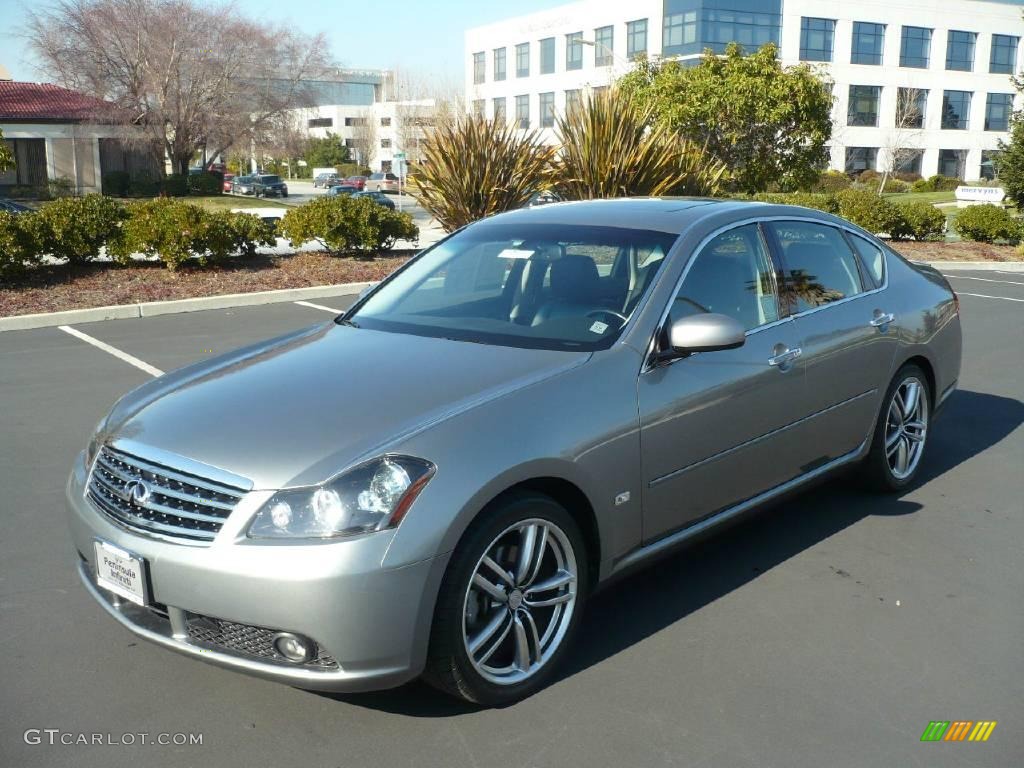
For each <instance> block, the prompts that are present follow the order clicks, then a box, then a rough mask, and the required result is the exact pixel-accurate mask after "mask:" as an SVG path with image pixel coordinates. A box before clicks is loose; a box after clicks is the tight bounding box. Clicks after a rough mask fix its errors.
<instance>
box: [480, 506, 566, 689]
mask: <svg viewBox="0 0 1024 768" xmlns="http://www.w3.org/2000/svg"><path fill="white" fill-rule="evenodd" d="M578 585H579V570H578V567H577V563H576V555H575V553H574V552H573V548H572V545H571V544H570V542H569V538H568V536H566V534H565V532H564V531H562V529H561V528H559V527H558V526H557V525H555V524H554V523H553V522H551V521H549V520H542V519H539V518H532V519H529V520H523V521H521V522H518V523H516V524H515V525H512V526H509V527H508V528H506V529H505V530H504V531H503V532H502V533H501V534H499V535H498V536H497V537H496V538H495V539H494V540H493V541H492V542H491V544H490V545H489V546H488V547H487V549H486V550H485V551H484V554H483V556H482V557H481V558H480V560H479V561H478V562H477V564H476V568H475V569H474V571H473V576H472V578H471V579H470V581H469V585H468V587H467V589H466V595H465V599H464V600H463V611H462V628H463V632H462V637H463V643H464V645H465V650H466V654H467V656H468V657H469V661H470V663H471V664H472V665H473V667H474V669H475V670H476V671H477V672H478V673H479V674H480V675H481V676H482V677H483V678H484V679H486V680H488V681H490V682H492V683H496V684H498V685H513V684H516V683H521V682H523V681H524V680H526V679H528V678H530V677H532V676H533V675H534V674H536V673H537V671H538V670H540V668H541V667H543V666H544V665H545V664H546V663H547V662H548V660H550V658H551V657H552V656H553V655H554V654H555V652H556V651H557V650H558V647H559V646H560V645H561V643H562V640H563V639H564V637H565V634H566V632H567V631H568V629H569V626H570V624H571V623H572V617H573V611H574V609H575V607H576V598H577V589H578Z"/></svg>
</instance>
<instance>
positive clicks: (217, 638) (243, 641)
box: [187, 613, 338, 668]
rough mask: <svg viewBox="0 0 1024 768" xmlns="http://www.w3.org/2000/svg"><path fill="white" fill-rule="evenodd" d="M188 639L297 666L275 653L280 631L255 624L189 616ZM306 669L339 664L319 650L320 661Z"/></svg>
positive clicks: (310, 662) (317, 657) (313, 660)
mask: <svg viewBox="0 0 1024 768" xmlns="http://www.w3.org/2000/svg"><path fill="white" fill-rule="evenodd" d="M187 623H188V636H189V639H190V640H192V641H193V642H201V643H205V644H207V645H211V646H216V647H219V648H227V649H228V650H231V651H234V652H235V653H241V654H245V655H246V656H255V657H256V658H259V659H264V660H266V661H277V662H281V663H283V664H288V665H289V666H295V665H294V664H292V663H291V662H289V661H288V660H287V659H285V658H284V656H282V655H281V654H279V653H278V652H277V651H276V650H274V644H273V642H272V638H273V637H274V635H275V634H277V630H274V629H265V628H264V627H255V626H252V625H251V624H236V623H235V622H233V621H226V620H225V619H215V618H213V617H211V616H202V615H200V614H197V613H190V614H189V615H188V620H187ZM305 666H308V667H321V668H331V667H337V666H338V662H336V661H335V660H334V658H333V657H332V656H330V655H329V654H327V653H325V652H324V651H323V649H322V648H320V646H319V645H318V646H317V655H316V658H314V659H311V660H310V661H307V662H306V664H305Z"/></svg>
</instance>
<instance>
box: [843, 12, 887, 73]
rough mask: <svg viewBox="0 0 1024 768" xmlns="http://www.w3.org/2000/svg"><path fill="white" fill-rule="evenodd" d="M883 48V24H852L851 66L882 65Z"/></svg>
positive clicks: (861, 22)
mask: <svg viewBox="0 0 1024 768" xmlns="http://www.w3.org/2000/svg"><path fill="white" fill-rule="evenodd" d="M883 48H885V24H872V23H871V22H867V21H855V22H853V44H852V47H851V51H850V63H851V64H874V65H879V64H881V63H882V49H883Z"/></svg>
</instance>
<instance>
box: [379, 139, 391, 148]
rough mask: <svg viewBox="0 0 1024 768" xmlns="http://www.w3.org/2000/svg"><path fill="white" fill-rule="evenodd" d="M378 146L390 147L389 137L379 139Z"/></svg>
mask: <svg viewBox="0 0 1024 768" xmlns="http://www.w3.org/2000/svg"><path fill="white" fill-rule="evenodd" d="M380 148H381V149H391V139H381V140H380Z"/></svg>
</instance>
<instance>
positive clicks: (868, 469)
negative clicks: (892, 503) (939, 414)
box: [862, 363, 934, 493]
mask: <svg viewBox="0 0 1024 768" xmlns="http://www.w3.org/2000/svg"><path fill="white" fill-rule="evenodd" d="M908 387H909V388H915V387H916V399H914V402H913V403H912V404H908V403H907V402H906V401H907V394H908ZM897 395H899V399H897ZM914 397H915V396H914V395H911V398H912V399H913V398H914ZM933 402H934V395H933V393H932V391H931V387H930V386H929V384H928V377H927V376H926V375H925V372H924V371H923V370H922V369H921V367H920V366H917V365H914V364H912V363H911V364H908V365H904V366H903V367H902V368H900V369H899V371H897V372H896V375H895V376H894V377H893V380H892V382H891V383H890V384H889V388H888V390H886V393H885V399H883V400H882V407H881V408H880V409H879V414H878V420H877V421H876V422H875V432H874V435H873V437H872V439H871V450H870V451H869V452H868V455H867V457H866V458H865V459H864V463H863V467H862V468H863V474H864V476H865V479H866V480H867V482H868V484H869V485H870V486H871V487H872V488H873V489H875V490H877V491H881V492H884V493H895V492H898V491H902V490H903V489H905V488H906V487H907V486H909V485H911V484H912V483H913V482H914V479H915V478H916V477H917V474H918V472H919V471H920V469H921V463H922V461H923V459H924V454H925V452H926V450H927V447H928V430H929V428H930V427H931V411H932V403H933ZM909 405H913V407H912V409H911V410H910V413H909V416H910V418H908V410H907V409H908V406H909ZM908 427H911V428H909V429H908Z"/></svg>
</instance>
